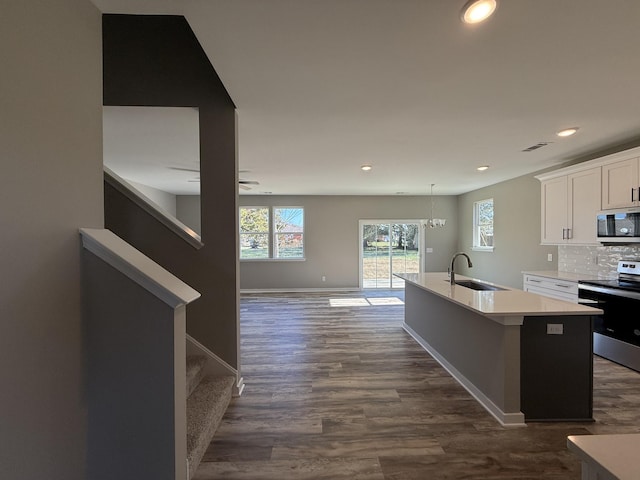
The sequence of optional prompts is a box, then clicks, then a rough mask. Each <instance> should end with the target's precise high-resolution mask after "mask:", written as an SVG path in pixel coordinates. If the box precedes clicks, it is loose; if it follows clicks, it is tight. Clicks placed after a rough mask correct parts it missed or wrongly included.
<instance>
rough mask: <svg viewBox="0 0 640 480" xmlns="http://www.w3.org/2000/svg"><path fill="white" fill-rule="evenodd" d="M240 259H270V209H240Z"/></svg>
mask: <svg viewBox="0 0 640 480" xmlns="http://www.w3.org/2000/svg"><path fill="white" fill-rule="evenodd" d="M240 258H269V209H268V208H267V207H246V208H245V207H242V208H240Z"/></svg>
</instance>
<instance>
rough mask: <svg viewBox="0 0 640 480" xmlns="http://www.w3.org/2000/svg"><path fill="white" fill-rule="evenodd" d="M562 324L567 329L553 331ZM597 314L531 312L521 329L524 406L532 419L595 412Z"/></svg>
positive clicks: (583, 415)
mask: <svg viewBox="0 0 640 480" xmlns="http://www.w3.org/2000/svg"><path fill="white" fill-rule="evenodd" d="M547 325H551V326H552V329H553V328H556V329H557V328H558V327H557V326H558V325H561V326H562V334H549V333H547ZM592 331H593V317H590V316H586V315H578V316H573V315H572V316H545V317H525V319H524V323H523V325H522V334H521V363H522V370H521V371H522V374H521V375H522V384H521V385H522V387H521V397H522V412H523V413H524V415H525V419H526V420H527V421H536V420H539V421H552V420H564V421H567V420H576V421H585V420H586V421H589V420H591V419H592V416H593V335H592Z"/></svg>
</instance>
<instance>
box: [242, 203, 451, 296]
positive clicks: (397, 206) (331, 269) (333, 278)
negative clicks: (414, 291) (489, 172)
mask: <svg viewBox="0 0 640 480" xmlns="http://www.w3.org/2000/svg"><path fill="white" fill-rule="evenodd" d="M436 202H437V203H436V211H435V214H436V216H437V217H443V218H447V225H446V226H445V227H444V228H442V229H430V230H428V231H427V232H428V235H429V237H428V240H427V244H428V246H429V247H431V248H433V253H430V254H428V255H427V270H429V271H443V270H446V269H447V265H448V263H449V262H450V260H451V255H452V254H453V253H454V252H455V248H456V238H457V222H456V221H455V215H456V206H457V198H456V197H446V196H445V197H436ZM240 205H241V206H302V207H304V209H305V210H304V214H305V220H304V221H305V232H304V235H305V236H304V238H305V257H306V258H305V261H303V262H301V261H250V260H242V261H241V262H240V287H241V288H242V289H288V288H291V289H295V288H358V286H359V278H358V273H359V265H358V260H359V248H360V242H359V225H358V221H359V220H375V219H384V220H394V219H424V218H426V217H428V215H429V212H430V208H431V207H430V206H431V204H430V201H429V197H424V196H406V197H405V196H386V197H385V196H275V195H268V196H265V195H262V196H260V195H242V196H240ZM323 275H324V276H325V277H326V282H322V279H321V278H322V276H323Z"/></svg>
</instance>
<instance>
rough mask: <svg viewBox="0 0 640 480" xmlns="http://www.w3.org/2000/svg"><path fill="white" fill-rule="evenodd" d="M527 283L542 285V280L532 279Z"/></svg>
mask: <svg viewBox="0 0 640 480" xmlns="http://www.w3.org/2000/svg"><path fill="white" fill-rule="evenodd" d="M527 281H528V282H531V283H542V280H534V279H533V278H529V279H528V280H527Z"/></svg>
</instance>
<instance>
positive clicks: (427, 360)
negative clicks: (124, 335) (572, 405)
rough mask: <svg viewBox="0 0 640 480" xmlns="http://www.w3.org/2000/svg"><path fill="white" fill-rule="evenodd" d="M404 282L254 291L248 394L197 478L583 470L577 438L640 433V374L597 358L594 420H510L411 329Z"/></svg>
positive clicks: (245, 354)
mask: <svg viewBox="0 0 640 480" xmlns="http://www.w3.org/2000/svg"><path fill="white" fill-rule="evenodd" d="M403 293H404V292H403V291H397V290H394V291H378V292H376V291H365V292H356V293H352V292H350V293H344V292H342V293H335V294H326V293H323V294H270V295H257V294H254V295H244V296H243V297H242V300H241V328H242V335H241V338H242V372H243V376H244V380H245V383H246V388H245V392H244V394H243V395H242V397H240V398H236V399H234V400H232V403H231V405H230V406H229V409H228V411H227V413H226V415H225V417H224V419H223V423H222V425H221V426H220V429H219V430H218V432H217V433H216V436H215V438H214V440H213V442H212V443H211V445H210V447H209V449H208V451H207V453H206V454H205V457H204V459H203V462H202V463H201V465H200V468H199V469H198V471H197V473H196V475H195V478H196V479H198V480H210V479H228V480H235V479H256V480H261V479H270V480H271V479H273V480H276V479H295V480H298V479H331V480H339V479H350V480H359V479H372V480H377V479H380V480H382V479H386V480H392V479H393V480H396V479H397V480H400V479H406V480H411V479H421V480H423V479H465V478H474V479H540V478H544V479H558V480H559V479H563V480H566V479H576V480H577V479H580V464H579V462H578V460H577V459H576V457H574V456H573V455H572V454H571V453H569V452H568V451H567V448H566V437H567V435H580V434H591V433H631V432H633V433H638V432H640V374H639V373H637V372H634V371H632V370H629V369H626V368H624V367H621V366H619V365H616V364H613V363H611V362H608V361H607V360H603V359H601V358H598V357H595V359H594V370H595V372H594V416H595V420H596V421H595V422H594V423H530V424H528V425H527V426H526V427H510V428H505V427H502V426H500V424H498V422H497V421H496V420H494V418H493V417H492V416H491V415H489V414H488V413H487V412H486V411H485V410H484V409H483V408H482V407H481V406H480V405H479V404H478V403H477V402H476V401H475V400H474V399H473V398H472V397H471V395H470V394H469V393H467V391H466V390H465V389H464V388H462V387H461V386H460V385H459V384H458V383H457V382H456V381H455V380H453V379H452V378H451V377H450V376H449V374H448V373H447V372H446V371H445V370H444V369H443V368H442V367H441V366H440V365H439V364H438V363H437V362H436V361H435V360H433V359H432V358H431V357H430V356H429V355H428V354H427V353H426V352H425V351H424V350H423V349H422V348H421V347H420V346H419V345H418V344H417V343H416V342H415V341H414V340H413V339H412V338H411V337H409V335H407V334H406V333H405V332H404V331H403V330H402V328H401V325H402V321H403V314H404V313H403V312H404V309H403V306H402V305H393V302H394V301H397V300H393V299H394V298H396V299H397V298H400V299H402V298H403ZM387 298H390V299H391V300H387ZM462 333H464V332H462ZM567 381H568V382H570V381H571V379H570V378H568V379H567ZM633 461H635V459H633Z"/></svg>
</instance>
